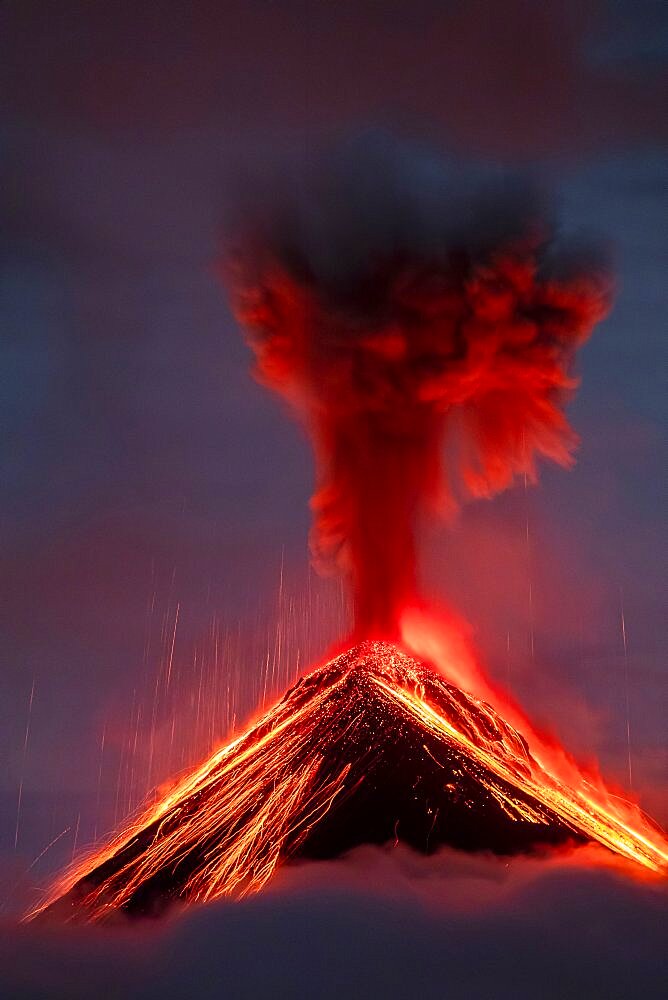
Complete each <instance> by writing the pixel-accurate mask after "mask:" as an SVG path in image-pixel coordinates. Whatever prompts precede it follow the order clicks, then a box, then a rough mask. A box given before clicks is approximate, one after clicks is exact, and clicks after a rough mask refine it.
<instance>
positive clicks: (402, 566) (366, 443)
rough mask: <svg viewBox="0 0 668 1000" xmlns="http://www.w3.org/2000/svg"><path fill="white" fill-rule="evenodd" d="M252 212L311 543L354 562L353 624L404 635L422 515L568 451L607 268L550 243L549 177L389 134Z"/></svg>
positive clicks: (245, 246) (243, 267)
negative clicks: (300, 425) (451, 166)
mask: <svg viewBox="0 0 668 1000" xmlns="http://www.w3.org/2000/svg"><path fill="white" fill-rule="evenodd" d="M297 186H299V192H298V193H297V194H295V193H294V191H295V188H296V187H297ZM268 209H269V211H268ZM267 212H268V214H267ZM257 217H258V219H259V221H257V220H256V219H254V218H253V217H251V221H250V223H248V222H247V223H246V226H245V230H244V232H243V233H242V234H241V236H238V235H237V240H236V244H235V249H234V251H233V252H232V253H231V255H230V257H229V258H228V261H227V267H226V273H227V278H228V280H229V281H230V283H231V285H232V289H233V295H234V304H235V311H236V314H237V316H238V318H239V320H240V321H241V323H242V325H243V327H244V329H245V331H246V334H247V338H248V341H249V343H250V345H251V346H252V349H253V351H254V352H255V356H256V374H257V377H258V378H259V379H260V381H262V382H263V383H264V384H265V385H267V386H268V387H270V388H271V389H273V390H274V391H275V392H277V393H278V394H279V395H281V396H282V397H284V398H285V399H286V400H287V401H288V402H289V403H290V405H291V406H292V408H293V409H294V410H295V411H296V413H297V414H298V416H299V418H300V419H301V420H302V421H303V422H304V424H305V425H306V427H307V429H308V433H309V435H310V438H311V440H312V443H313V447H314V451H315V457H316V476H317V488H316V492H315V495H314V497H313V499H312V506H313V510H314V518H315V529H314V550H315V552H316V554H317V555H318V556H321V557H322V556H324V557H328V558H334V559H335V561H336V562H337V564H338V565H339V567H341V568H342V569H343V570H344V572H346V573H347V574H348V576H349V578H350V581H351V586H352V591H353V598H354V608H355V630H356V634H357V636H358V637H386V638H393V637H395V636H396V634H397V622H398V617H399V614H400V612H401V610H402V609H403V608H404V607H405V606H406V605H407V604H409V603H410V602H412V601H414V600H415V599H416V597H417V596H418V595H417V580H416V557H415V528H416V519H417V516H418V515H419V514H420V512H422V511H424V510H425V509H428V508H434V507H439V506H440V507H444V506H448V505H451V504H452V503H453V501H454V500H455V498H456V497H457V498H458V497H461V496H466V495H470V496H487V495H490V494H491V493H494V492H496V491H498V490H502V489H504V488H506V487H507V486H509V485H510V484H511V482H512V481H513V479H514V477H515V476H516V475H518V474H526V475H528V476H529V477H530V478H532V479H533V478H534V477H535V471H536V459H537V458H538V457H546V458H550V459H552V460H553V461H556V462H558V463H560V464H562V465H568V464H569V462H570V461H571V455H572V451H573V448H574V446H575V444H576V442H577V438H576V435H575V434H574V432H573V430H572V429H571V428H570V426H569V424H568V421H567V419H566V416H565V414H564V405H565V403H566V401H567V400H568V397H569V395H570V394H571V392H572V391H573V389H574V388H575V386H576V385H577V381H576V379H575V378H574V376H573V371H572V369H573V359H574V355H575V353H576V351H577V349H578V348H579V347H580V346H581V345H582V344H583V342H584V341H585V340H586V339H587V337H588V336H589V334H590V333H591V331H592V329H593V327H594V325H595V324H596V323H597V322H598V321H599V320H601V319H602V318H603V317H604V315H605V314H606V311H607V309H608V306H609V302H610V286H611V282H610V276H609V271H608V269H607V267H606V266H605V265H604V264H603V263H602V260H601V258H600V257H599V258H597V257H595V256H594V255H592V254H588V253H583V252H582V251H581V249H574V248H570V249H569V248H568V247H567V246H564V245H561V246H560V245H559V243H558V242H556V241H555V230H554V225H553V224H552V222H551V220H550V213H549V212H548V211H547V209H546V206H545V203H544V200H543V199H542V198H541V197H540V196H539V193H538V192H537V190H535V189H532V188H531V187H529V186H528V185H525V184H520V183H518V182H517V181H513V180H509V179H501V180H498V179H497V181H496V182H494V183H492V184H486V185H485V186H484V187H480V186H478V185H474V184H471V183H468V182H463V181H462V179H461V177H457V176H456V175H455V173H454V172H453V171H451V170H448V168H447V167H446V165H445V164H444V163H443V162H441V161H439V160H438V159H436V158H434V157H433V156H430V155H427V154H426V153H424V152H420V153H418V152H416V151H414V150H410V149H407V148H404V147H399V146H396V145H395V144H393V143H391V142H389V141H380V142H378V141H376V142H373V143H365V142H363V143H356V144H353V146H352V147H349V148H347V149H346V150H345V151H344V152H343V153H340V154H338V155H337V156H335V157H333V158H330V159H329V160H326V161H325V160H323V161H322V162H321V163H320V164H318V165H317V166H316V167H314V168H312V169H311V171H310V172H307V173H305V174H304V176H302V177H297V178H296V179H295V178H293V179H292V186H291V189H288V188H287V187H286V188H285V189H284V190H283V191H282V192H281V193H280V194H279V195H278V196H276V197H275V199H274V204H273V205H271V206H268V205H267V202H266V201H265V202H263V203H262V207H261V210H260V211H258V213H257ZM448 435H449V436H450V437H451V438H453V439H454V440H455V444H454V446H453V445H452V442H451V447H450V453H451V454H452V455H455V456H456V457H455V458H454V459H451V460H450V461H449V462H446V461H445V439H446V436H448Z"/></svg>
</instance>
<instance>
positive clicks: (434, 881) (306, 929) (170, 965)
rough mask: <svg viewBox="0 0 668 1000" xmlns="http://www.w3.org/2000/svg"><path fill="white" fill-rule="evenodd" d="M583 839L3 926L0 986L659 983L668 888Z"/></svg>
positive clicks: (226, 991)
mask: <svg viewBox="0 0 668 1000" xmlns="http://www.w3.org/2000/svg"><path fill="white" fill-rule="evenodd" d="M600 857H601V856H600V855H598V854H597V853H596V852H594V853H592V852H591V851H589V850H585V851H579V852H576V853H575V854H571V855H568V856H564V857H561V858H552V859H549V860H543V861H541V860H535V859H534V860H527V859H524V860H512V861H507V862H506V861H499V860H498V859H489V858H468V857H464V856H461V855H457V854H453V853H451V852H443V853H441V854H439V855H438V856H437V857H435V858H431V859H424V858H420V857H417V856H415V855H413V854H411V853H409V852H407V851H404V850H403V849H399V850H396V851H389V850H379V849H375V848H374V849H370V848H364V849H361V850H359V851H357V852H355V853H354V854H353V855H351V856H350V857H349V858H347V859H346V860H345V861H340V862H331V863H323V864H315V865H304V866H299V867H296V868H294V869H287V870H285V871H283V872H282V873H280V874H279V876H278V877H277V879H276V880H275V882H274V883H273V886H272V887H271V888H270V889H269V891H267V892H265V893H264V894H262V895H259V896H255V897H253V898H251V899H248V900H246V901H243V902H241V903H236V904H232V903H216V904H212V905H209V906H202V907H201V908H194V909H191V910H189V911H187V912H184V913H182V914H180V915H177V916H174V917H172V918H170V919H167V920H164V921H156V922H146V923H136V922H135V923H132V924H128V925H123V926H120V927H113V928H105V929H102V928H91V927H83V928H73V927H46V926H43V927H38V926H35V925H32V926H26V927H20V928H17V927H16V926H9V925H5V926H4V927H2V928H0V975H1V978H2V981H3V996H6V997H8V998H11V1000H24V998H26V1000H27V998H41V997H49V998H50V1000H60V998H63V1000H65V998H67V1000H79V998H81V1000H83V998H89V997H95V996H100V997H101V996H104V997H105V998H106V1000H113V998H116V997H118V998H120V997H123V998H134V997H137V998H139V997H141V998H153V997H155V998H158V997H159V998H161V1000H171V998H181V997H197V998H214V997H216V998H219V997H224V998H230V1000H231V998H234V1000H237V998H239V1000H241V998H257V997H261V996H267V997H290V998H296V997H319V998H330V997H331V998H335V997H337V998H338V997H346V998H355V997H360V998H362V997H376V996H377V997H383V998H384V1000H388V998H406V1000H407V998H410V997H421V998H425V1000H429V998H432V997H433V998H435V1000H436V998H439V1000H443V998H447V1000H457V998H464V997H466V998H494V1000H505V998H513V1000H522V998H525V997H526V998H531V1000H535V998H537V997H540V998H543V1000H550V998H555V1000H557V998H559V1000H562V998H566V997H568V998H569V1000H573V998H579V997H582V998H583V1000H584V998H587V1000H591V998H598V997H600V998H602V1000H603V998H605V1000H617V998H619V1000H627V998H631V997H636V996H642V997H643V1000H651V998H654V997H657V998H658V997H659V996H661V995H662V986H663V984H665V981H666V975H667V974H668V967H667V963H666V959H665V947H664V944H665V942H664V940H663V933H664V930H663V929H664V928H665V917H666V899H667V895H666V892H665V887H663V886H661V885H658V884H657V883H655V882H636V881H632V880H631V879H630V878H629V877H628V876H627V875H625V874H624V873H623V872H622V871H617V870H614V869H611V868H607V867H603V866H602V865H601V864H600V863H599V862H600Z"/></svg>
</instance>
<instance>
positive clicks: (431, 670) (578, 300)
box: [31, 149, 668, 920]
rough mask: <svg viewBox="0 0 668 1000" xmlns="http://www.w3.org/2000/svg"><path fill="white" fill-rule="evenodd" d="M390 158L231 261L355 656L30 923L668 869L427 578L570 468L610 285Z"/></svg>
mask: <svg viewBox="0 0 668 1000" xmlns="http://www.w3.org/2000/svg"><path fill="white" fill-rule="evenodd" d="M383 152H384V153H387V154H388V155H387V157H385V159H381V161H379V162H376V163H375V166H374V163H373V162H371V163H370V162H368V161H366V160H365V159H364V157H362V158H361V159H355V160H354V162H353V164H352V168H351V164H350V163H345V162H344V163H343V164H342V163H339V164H338V166H337V167H336V169H334V170H332V172H331V173H330V174H329V175H328V176H327V178H326V180H323V179H322V178H320V179H319V181H318V183H317V184H316V188H317V189H318V190H317V195H318V197H317V198H316V199H315V202H314V203H313V204H312V203H310V202H308V203H307V202H305V203H304V204H299V205H294V204H293V205H292V206H290V205H289V204H286V205H284V206H283V207H282V209H281V210H280V211H278V212H277V213H276V214H275V215H274V216H273V217H272V219H271V220H270V222H269V224H267V222H266V220H262V222H261V224H260V225H259V226H257V227H255V229H254V231H253V233H252V238H251V237H248V238H246V239H244V240H243V241H242V242H241V244H240V247H241V249H240V251H239V252H237V253H236V254H235V255H234V256H233V257H232V258H230V259H228V262H227V264H226V275H227V277H228V278H229V279H230V280H231V281H232V283H233V286H232V287H233V294H234V302H235V306H236V311H237V315H238V317H239V319H240V321H241V323H242V324H243V326H244V328H245V330H246V333H247V336H248V339H249V342H250V344H251V345H252V347H253V350H254V352H255V355H256V360H257V368H256V370H257V374H258V377H259V378H260V379H261V380H262V381H263V382H264V383H265V384H267V385H268V386H269V387H271V388H272V389H274V390H275V391H276V392H278V393H279V394H280V395H281V396H282V397H284V398H285V399H286V400H288V402H289V403H290V405H291V407H292V408H293V409H294V410H295V411H296V413H297V415H298V416H299V419H300V420H302V421H303V422H304V423H305V425H306V427H307V429H308V432H309V435H310V437H311V440H312V442H313V445H314V450H315V455H316V472H317V480H318V482H317V490H316V493H315V496H314V498H313V508H314V512H315V531H314V540H313V541H314V549H315V551H316V554H317V556H318V557H320V558H323V557H324V558H329V559H330V560H333V561H334V563H335V564H336V565H337V566H338V567H339V568H340V569H341V570H342V572H343V573H344V574H345V575H346V577H347V579H348V580H349V582H350V587H351V590H352V595H353V604H354V614H355V626H354V634H353V637H352V639H351V640H350V643H349V645H350V646H351V648H350V649H348V650H347V651H345V652H343V653H341V654H340V655H339V656H337V657H336V658H335V659H333V660H331V661H330V662H328V663H326V664H325V665H324V666H321V667H319V668H317V669H315V670H314V671H313V672H312V673H310V674H307V675H306V676H305V677H303V678H302V679H301V680H300V681H299V682H298V683H297V684H296V685H295V686H294V687H293V688H292V689H291V690H290V691H288V692H287V694H286V695H285V696H284V697H283V698H282V699H281V700H279V701H278V702H277V704H275V705H274V706H273V708H271V709H270V710H269V711H268V712H267V713H266V714H265V715H264V716H263V718H261V719H260V720H259V721H258V722H257V723H256V724H254V725H253V726H251V727H250V728H249V729H248V730H247V731H246V732H244V733H243V734H242V735H241V736H239V737H238V738H237V739H235V740H234V741H233V742H232V743H230V744H229V745H227V746H224V747H222V748H221V749H219V750H217V751H216V752H215V753H214V754H213V756H211V757H210V759H209V760H207V761H205V762H204V763H203V764H202V765H201V766H200V767H199V768H197V769H195V770H194V771H192V772H191V773H190V774H188V775H187V776H186V777H185V778H184V779H183V780H182V781H180V782H179V783H178V784H176V785H175V786H174V787H173V788H172V789H171V790H170V791H168V792H167V793H166V794H164V795H162V796H160V797H158V799H157V801H156V802H155V803H154V804H152V805H151V806H150V807H149V808H148V809H147V810H146V811H144V812H142V813H140V814H139V815H138V816H136V817H135V818H133V819H132V820H131V821H130V822H129V823H128V825H127V826H126V827H125V828H123V829H121V830H120V831H119V833H118V834H117V835H116V836H115V837H114V838H113V839H112V840H111V841H110V843H108V844H107V845H106V846H104V847H103V848H102V849H101V850H96V851H95V852H94V853H93V854H92V855H90V856H88V857H86V858H84V859H83V860H76V861H75V863H74V865H73V867H72V868H71V869H70V871H69V872H67V873H66V874H65V875H64V876H63V877H62V878H61V879H60V880H59V882H58V883H57V884H56V885H55V886H54V888H53V890H52V891H51V892H50V894H49V896H48V898H47V899H46V901H45V902H44V903H43V904H41V905H40V906H39V907H38V908H37V909H36V910H35V911H34V912H33V913H32V914H31V916H36V915H38V914H44V913H49V914H55V915H60V916H64V917H65V918H66V919H70V918H71V919H84V920H86V919H90V920H106V919H109V918H111V917H113V915H114V914H116V913H117V912H118V911H124V912H126V913H152V912H156V910H159V909H161V908H162V907H164V906H165V905H166V904H167V903H170V902H174V901H180V902H182V903H185V902H191V901H196V900H211V899H216V898H219V897H222V896H233V897H239V896H243V895H245V894H247V893H250V892H255V891H257V890H259V889H261V888H262V887H263V886H264V885H265V884H266V882H267V881H268V880H269V879H270V878H271V876H272V875H273V873H274V872H275V871H276V869H277V867H278V866H280V865H282V864H284V863H286V862H288V861H290V860H294V859H297V858H326V857H335V856H338V855H340V854H342V853H343V852H345V851H346V850H348V849H350V848H352V847H354V846H356V845H358V844H362V843H376V844H392V843H398V842H400V841H401V842H402V843H406V844H408V845H410V846H411V847H413V848H414V849H416V850H419V851H422V852H425V853H429V852H432V851H434V850H436V849H437V848H438V847H440V846H443V845H450V846H453V847H457V848H460V849H464V850H490V851H493V852H495V853H497V854H500V855H512V854H517V853H521V852H526V851H529V850H532V849H533V850H535V849H538V848H541V847H542V848H546V847H551V846H559V845H565V844H572V843H574V844H578V843H597V844H599V845H602V846H603V847H605V848H607V849H608V850H609V851H610V852H611V856H612V855H615V856H617V857H618V858H621V859H623V860H624V861H625V862H627V863H628V864H629V865H630V866H631V867H632V868H633V869H635V870H637V871H639V872H640V871H645V872H649V873H660V874H665V873H666V871H667V870H668V845H667V844H666V840H665V838H664V836H663V834H662V833H661V832H660V831H659V830H658V829H656V828H655V827H654V826H653V825H652V824H651V823H650V822H649V821H648V820H647V819H646V818H645V816H644V815H643V813H642V811H641V810H640V809H639V808H638V807H637V806H635V805H633V804H630V803H627V802H625V801H624V800H623V799H622V798H620V797H619V796H617V795H616V794H615V793H613V792H611V791H609V790H608V789H607V788H606V786H605V785H604V783H603V782H602V781H601V779H600V778H599V777H598V776H597V775H596V774H594V773H591V772H589V771H587V770H585V769H583V768H582V767H580V766H579V765H577V764H576V763H575V762H574V761H573V760H572V759H571V758H570V756H569V755H568V754H567V753H566V752H565V751H564V750H563V749H562V748H561V747H560V746H559V745H558V744H556V743H555V742H554V741H553V740H550V739H547V738H546V737H544V736H543V735H542V734H541V733H539V732H538V731H537V730H536V729H535V728H534V727H533V725H532V724H531V722H530V721H529V720H528V719H527V718H526V716H525V715H524V714H523V713H522V711H521V710H520V709H519V707H518V706H516V705H514V704H513V703H512V701H511V700H510V698H509V697H508V696H506V695H503V694H501V693H500V692H499V691H497V690H496V689H495V688H494V687H493V685H491V684H490V682H489V681H487V679H486V678H485V675H484V673H483V671H482V670H481V668H480V666H479V665H478V662H477V660H476V657H475V655H474V653H473V652H472V651H471V650H470V649H469V647H468V645H467V643H466V642H465V640H464V638H463V636H462V634H461V631H460V630H459V629H458V628H457V626H456V624H455V623H454V619H453V620H452V621H450V620H449V619H448V616H447V615H441V616H440V617H439V618H437V617H435V616H434V615H433V614H432V613H431V612H430V611H429V609H428V604H427V603H426V602H425V601H424V599H423V598H422V597H421V595H420V593H419V586H418V574H417V566H416V562H417V560H416V529H417V523H418V518H419V516H420V515H421V514H423V513H424V512H427V511H429V510H430V509H432V510H434V509H437V508H439V507H440V508H443V507H448V506H449V507H452V505H453V503H454V501H455V500H457V499H459V498H461V497H463V496H466V495H467V494H469V495H473V496H479V495H489V494H491V493H493V492H495V491H497V490H500V489H503V488H505V487H506V486H509V485H510V484H511V483H512V481H513V479H514V477H515V476H516V475H522V476H524V477H528V478H533V477H534V476H535V466H536V459H537V458H539V457H541V456H543V457H548V458H551V459H553V460H555V461H557V462H559V463H561V464H564V465H565V464H568V463H569V462H570V459H571V453H572V450H573V447H574V445H575V443H576V438H575V435H574V433H573V432H572V430H571V429H570V427H569V425H568V422H567V420H566V418H565V415H564V411H563V407H564V404H565V402H566V401H567V399H568V396H569V394H570V393H571V392H572V390H573V389H574V387H575V386H576V380H575V379H574V377H573V373H572V363H573V359H574V355H575V352H576V350H577V349H578V348H579V346H580V345H581V344H582V343H583V342H584V341H585V340H586V339H587V337H588V336H589V334H590V332H591V330H592V328H593V326H594V325H595V324H596V322H598V320H600V319H601V318H602V317H603V316H604V315H605V313H606V311H607V308H608V306H609V293H610V282H609V278H608V277H607V275H606V273H605V271H604V270H602V269H601V268H600V267H598V266H594V265H593V263H592V258H591V256H590V257H589V258H585V256H584V255H583V254H582V253H581V252H578V253H574V252H572V251H571V252H567V251H566V250H564V249H563V248H561V249H560V248H559V246H558V244H555V242H554V240H552V239H551V236H550V227H549V226H548V225H547V223H546V222H545V215H544V214H543V213H542V212H541V211H539V208H538V203H537V201H536V200H535V199H530V198H523V199H520V200H518V197H517V191H514V193H513V195H512V197H509V196H508V194H507V192H501V193H499V192H497V193H496V194H495V195H494V197H492V198H490V197H489V193H488V194H487V196H486V197H485V198H484V199H481V198H480V197H476V198H474V199H468V200H464V199H462V198H461V197H460V196H459V195H454V194H453V193H452V192H449V191H448V190H447V184H446V183H445V174H441V173H439V170H440V168H438V169H436V168H435V167H434V164H433V163H431V164H430V169H429V170H428V171H427V173H426V174H425V173H424V171H422V172H421V170H420V169H417V168H415V164H413V163H412V162H408V161H405V160H401V158H399V159H397V158H396V157H395V156H394V154H392V155H390V153H388V151H387V149H385V150H383ZM425 190H426V191H428V193H429V197H427V196H426V195H425ZM446 454H447V456H448V458H447V460H445V459H444V455H446Z"/></svg>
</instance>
